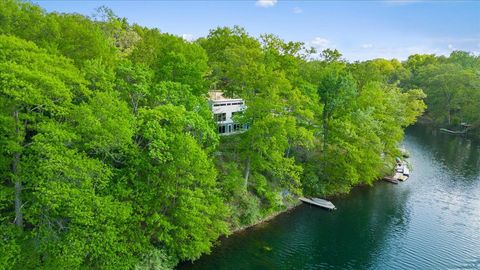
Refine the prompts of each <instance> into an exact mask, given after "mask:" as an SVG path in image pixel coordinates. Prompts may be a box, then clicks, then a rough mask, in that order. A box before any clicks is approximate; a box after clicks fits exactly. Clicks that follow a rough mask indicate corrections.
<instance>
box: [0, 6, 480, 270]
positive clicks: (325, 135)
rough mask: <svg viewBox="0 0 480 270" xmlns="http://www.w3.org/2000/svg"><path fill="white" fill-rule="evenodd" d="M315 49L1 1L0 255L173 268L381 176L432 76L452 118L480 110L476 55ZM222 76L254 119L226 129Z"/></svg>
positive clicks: (9, 259)
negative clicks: (306, 203)
mask: <svg viewBox="0 0 480 270" xmlns="http://www.w3.org/2000/svg"><path fill="white" fill-rule="evenodd" d="M311 53H314V51H312V50H308V49H306V48H305V47H304V44H303V43H300V42H287V41H284V40H282V39H280V38H279V37H277V36H275V35H271V34H266V35H262V36H261V37H260V38H254V37H252V36H250V35H249V34H248V33H247V32H246V31H245V30H244V29H243V28H241V27H237V26H236V27H233V28H228V27H223V28H216V29H213V30H211V31H210V33H209V34H208V36H206V37H204V38H199V39H198V40H197V41H196V42H193V43H192V42H187V41H185V40H183V39H182V38H180V37H177V36H174V35H170V34H166V33H161V32H160V31H159V30H158V29H148V28H145V27H141V26H138V25H131V24H129V23H128V22H127V20H126V19H122V18H118V17H117V16H115V14H113V12H112V11H111V10H109V9H108V8H105V7H103V8H100V9H99V11H98V14H97V16H96V17H95V20H93V19H91V18H88V17H84V16H81V15H78V14H57V13H46V12H45V11H43V10H42V9H40V8H39V7H37V6H35V5H32V4H30V3H27V2H18V1H15V0H6V1H3V2H1V3H0V231H1V232H0V240H1V241H0V254H2V256H0V268H1V269H4V268H5V269H32V268H40V269H85V268H89V269H90V268H93V269H132V268H133V269H171V268H172V267H174V266H175V264H176V263H177V262H178V261H180V260H195V259H197V258H199V257H200V256H201V255H202V254H204V253H208V252H209V251H210V249H211V247H212V245H213V243H214V242H215V241H216V239H217V238H218V237H219V236H220V235H222V234H228V233H229V231H230V230H233V229H236V228H239V227H243V226H247V225H251V224H254V223H256V222H258V221H259V220H260V219H262V218H265V217H267V216H269V215H271V214H272V213H274V212H277V211H281V210H283V209H285V208H286V207H287V206H289V205H291V204H292V198H293V200H295V198H296V197H295V196H298V195H301V194H308V195H328V194H333V193H338V192H347V191H348V190H349V189H350V188H352V187H353V186H354V185H357V184H372V183H373V181H375V180H376V179H378V178H379V177H381V176H382V175H383V174H384V173H385V172H386V171H390V170H391V165H392V164H393V160H394V158H395V157H396V156H397V155H398V154H399V153H398V150H397V146H398V143H399V142H400V141H401V140H402V138H403V129H404V128H405V127H407V126H408V125H411V124H413V123H415V121H416V119H417V118H418V117H419V116H420V115H421V114H422V113H423V111H424V110H425V104H424V103H423V99H424V98H425V94H424V92H423V91H425V93H426V94H427V98H426V102H427V104H428V105H429V106H430V107H429V110H428V114H429V115H431V116H432V117H434V118H435V120H436V121H437V122H440V123H443V122H450V124H451V125H453V124H455V123H460V122H463V121H465V122H468V123H471V124H472V129H474V128H477V129H478V126H479V125H480V118H479V116H480V112H479V108H480V103H479V102H480V96H479V95H480V91H479V87H480V82H479V80H478V70H479V66H480V64H479V59H478V57H476V56H473V55H470V54H468V53H465V52H454V53H452V55H451V56H450V57H436V56H433V55H413V56H411V57H410V58H409V59H408V60H407V61H406V62H404V63H400V62H399V61H397V60H390V61H389V60H384V59H375V60H371V61H365V62H356V63H347V62H346V61H345V60H343V59H342V58H341V53H340V52H339V51H337V50H331V49H327V50H325V51H323V52H322V53H321V55H320V59H317V60H314V59H312V58H313V56H314V55H312V54H311ZM209 88H210V89H219V90H224V92H225V95H227V96H231V97H241V98H243V99H244V100H245V101H246V105H247V107H246V110H245V111H244V112H243V113H242V114H240V115H237V116H235V121H238V122H240V123H242V124H246V125H249V126H250V128H249V129H248V130H247V131H245V132H244V133H241V134H238V135H234V136H228V137H227V136H226V137H223V138H219V136H218V134H217V133H216V124H215V123H214V121H213V119H212V113H211V110H210V107H209V104H208V101H207V90H208V89H209ZM421 89H422V90H423V91H422V90H421ZM295 201H296V200H295Z"/></svg>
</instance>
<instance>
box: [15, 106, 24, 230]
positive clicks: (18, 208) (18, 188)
mask: <svg viewBox="0 0 480 270" xmlns="http://www.w3.org/2000/svg"><path fill="white" fill-rule="evenodd" d="M13 118H14V119H15V132H16V135H17V138H18V136H20V128H19V126H18V124H19V123H18V122H19V120H18V111H17V110H16V109H15V111H14V112H13ZM19 161H20V153H19V152H16V153H14V154H13V161H12V178H13V179H12V180H13V182H14V183H15V224H16V225H17V226H18V227H19V228H23V214H22V198H21V193H22V183H21V182H20V179H19V177H18V163H19Z"/></svg>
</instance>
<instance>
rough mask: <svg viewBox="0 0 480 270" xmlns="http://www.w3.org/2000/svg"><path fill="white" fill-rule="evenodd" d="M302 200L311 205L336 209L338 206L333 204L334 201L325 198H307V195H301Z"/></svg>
mask: <svg viewBox="0 0 480 270" xmlns="http://www.w3.org/2000/svg"><path fill="white" fill-rule="evenodd" d="M300 201H302V202H304V203H308V204H311V205H315V206H319V207H322V208H325V209H328V210H336V209H337V208H336V207H335V205H333V203H332V202H330V201H327V200H324V199H319V198H310V199H309V198H305V197H300Z"/></svg>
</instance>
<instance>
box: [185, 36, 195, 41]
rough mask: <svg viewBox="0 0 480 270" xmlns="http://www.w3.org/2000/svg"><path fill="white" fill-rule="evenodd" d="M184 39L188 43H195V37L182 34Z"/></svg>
mask: <svg viewBox="0 0 480 270" xmlns="http://www.w3.org/2000/svg"><path fill="white" fill-rule="evenodd" d="M182 38H183V39H185V40H186V41H194V40H195V36H194V35H192V34H182Z"/></svg>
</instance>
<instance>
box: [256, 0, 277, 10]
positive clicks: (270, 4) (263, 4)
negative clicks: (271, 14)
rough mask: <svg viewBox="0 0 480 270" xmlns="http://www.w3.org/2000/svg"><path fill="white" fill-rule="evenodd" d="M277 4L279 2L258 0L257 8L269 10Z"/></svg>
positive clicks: (275, 0)
mask: <svg viewBox="0 0 480 270" xmlns="http://www.w3.org/2000/svg"><path fill="white" fill-rule="evenodd" d="M277 2H278V0H257V2H255V6H257V7H264V8H268V7H273V6H275V5H276V4H277Z"/></svg>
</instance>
